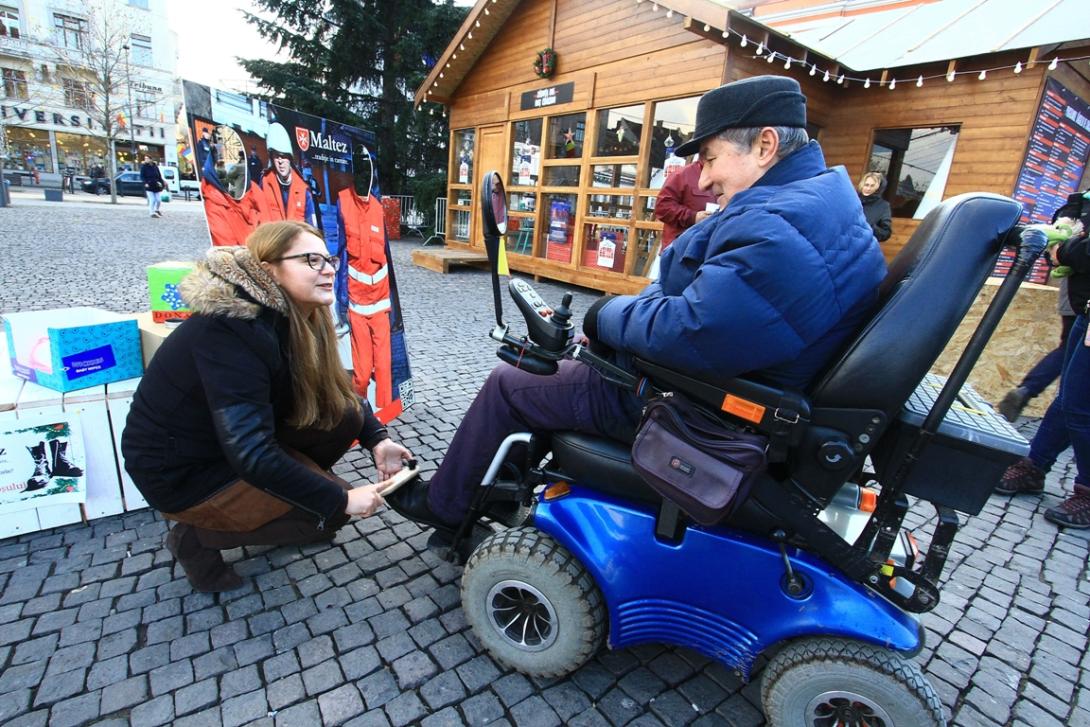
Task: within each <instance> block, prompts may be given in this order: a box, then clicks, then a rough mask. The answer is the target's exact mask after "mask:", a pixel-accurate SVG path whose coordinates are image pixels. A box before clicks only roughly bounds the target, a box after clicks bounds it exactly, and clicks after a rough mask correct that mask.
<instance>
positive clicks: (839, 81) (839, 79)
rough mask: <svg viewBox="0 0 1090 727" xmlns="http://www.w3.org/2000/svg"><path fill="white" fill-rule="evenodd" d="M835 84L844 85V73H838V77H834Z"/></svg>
mask: <svg viewBox="0 0 1090 727" xmlns="http://www.w3.org/2000/svg"><path fill="white" fill-rule="evenodd" d="M836 85H838V86H843V85H844V74H843V73H841V74H840V78H838V79H836Z"/></svg>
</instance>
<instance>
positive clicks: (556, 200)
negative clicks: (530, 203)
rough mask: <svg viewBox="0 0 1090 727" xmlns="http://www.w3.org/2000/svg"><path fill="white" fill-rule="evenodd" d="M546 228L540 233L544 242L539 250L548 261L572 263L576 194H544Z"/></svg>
mask: <svg viewBox="0 0 1090 727" xmlns="http://www.w3.org/2000/svg"><path fill="white" fill-rule="evenodd" d="M541 196H542V204H543V206H544V212H545V216H544V228H545V229H543V230H541V232H540V233H539V235H540V237H541V239H542V242H541V245H540V247H539V248H538V249H539V250H542V251H544V257H545V258H546V259H547V260H555V261H556V262H561V263H570V262H571V253H572V242H573V239H574V232H575V212H576V210H575V205H576V196H575V195H574V194H543V195H541Z"/></svg>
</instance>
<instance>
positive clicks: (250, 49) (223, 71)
mask: <svg viewBox="0 0 1090 727" xmlns="http://www.w3.org/2000/svg"><path fill="white" fill-rule="evenodd" d="M473 4H474V3H473V0H455V5H473ZM243 9H246V10H252V9H253V6H252V5H251V3H250V0H189V1H188V2H184V3H182V2H176V1H171V2H168V3H167V18H168V22H169V23H170V26H171V28H172V29H173V30H174V31H175V32H176V33H177V34H178V75H179V76H180V77H181V78H183V79H185V80H187V81H196V82H198V83H203V84H205V85H208V86H215V87H218V88H224V89H228V90H237V91H257V87H256V86H255V85H254V84H253V82H252V81H251V80H250V77H249V74H247V73H246V71H244V70H243V69H242V67H241V66H240V65H239V64H238V62H237V61H236V60H235V57H236V56H238V57H242V58H269V59H275V58H276V57H277V48H276V46H274V45H272V44H270V43H269V42H268V41H266V40H264V39H263V38H262V37H261V36H259V35H258V34H257V30H256V29H255V28H254V26H253V25H251V24H250V23H247V22H246V21H245V20H243V18H242V10H243Z"/></svg>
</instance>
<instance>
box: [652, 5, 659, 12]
mask: <svg viewBox="0 0 1090 727" xmlns="http://www.w3.org/2000/svg"><path fill="white" fill-rule="evenodd" d="M658 11H659V4H658V3H651V12H653V13H657V12H658Z"/></svg>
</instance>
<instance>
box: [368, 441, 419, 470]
mask: <svg viewBox="0 0 1090 727" xmlns="http://www.w3.org/2000/svg"><path fill="white" fill-rule="evenodd" d="M371 455H372V456H373V457H374V458H375V467H376V468H377V469H378V473H379V475H380V476H381V477H382V479H384V480H385V479H389V478H390V477H392V476H393V475H394V474H396V473H397V472H400V471H401V467H402V465H403V463H404V462H405V461H406V460H410V459H412V458H413V455H412V453H411V452H409V450H407V449H405V448H404V447H402V446H401V445H400V444H397V443H396V442H394V440H392V439H383V440H382V441H381V442H379V443H378V444H376V445H375V448H374V449H372V450H371Z"/></svg>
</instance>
